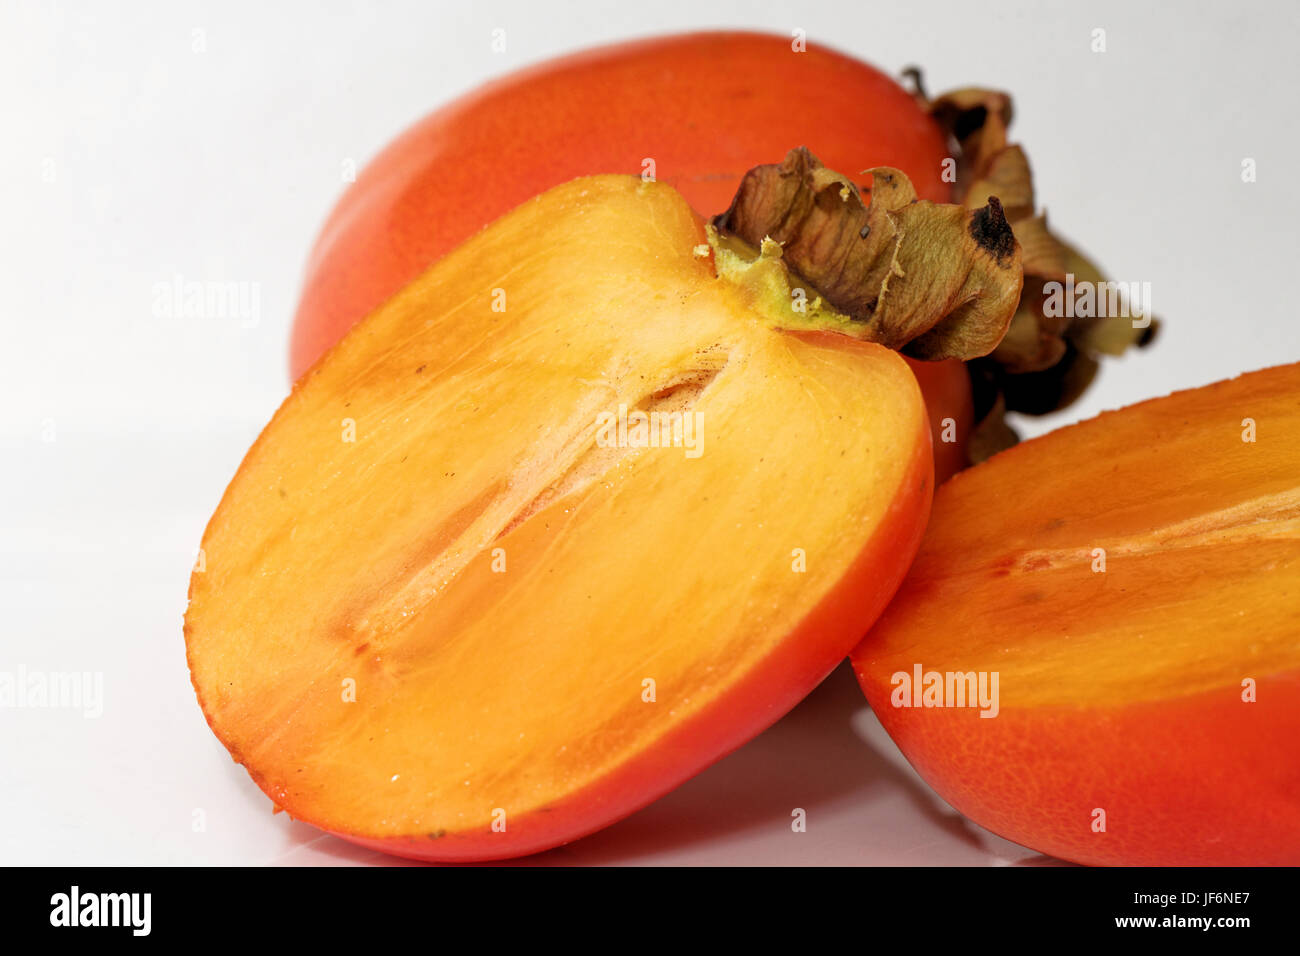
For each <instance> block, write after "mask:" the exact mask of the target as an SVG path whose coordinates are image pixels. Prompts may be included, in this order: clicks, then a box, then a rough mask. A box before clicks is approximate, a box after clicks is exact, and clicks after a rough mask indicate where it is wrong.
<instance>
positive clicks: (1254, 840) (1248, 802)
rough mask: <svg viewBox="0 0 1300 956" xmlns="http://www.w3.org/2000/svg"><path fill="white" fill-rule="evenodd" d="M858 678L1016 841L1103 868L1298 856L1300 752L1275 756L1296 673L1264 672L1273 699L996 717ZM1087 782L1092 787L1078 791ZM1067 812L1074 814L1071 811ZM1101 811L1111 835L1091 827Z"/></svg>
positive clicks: (978, 814) (921, 754)
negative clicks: (897, 693) (909, 702)
mask: <svg viewBox="0 0 1300 956" xmlns="http://www.w3.org/2000/svg"><path fill="white" fill-rule="evenodd" d="M858 653H859V652H855V658H856V657H857V654H858ZM859 679H860V680H862V681H863V683H864V686H866V687H867V698H868V700H869V701H870V702H871V706H872V710H873V711H875V713H876V715H877V716H878V717H879V718H880V722H881V724H882V725H883V726H884V728H885V730H886V731H887V732H888V733H889V736H890V737H891V738H893V740H894V742H895V743H897V744H898V746H899V749H901V750H902V751H903V753H904V754H906V755H907V758H908V761H909V762H910V763H911V764H912V766H913V767H915V768H916V770H917V772H918V773H920V774H921V776H922V777H924V778H925V780H926V782H927V783H929V784H930V785H931V786H932V787H934V789H935V790H936V791H938V792H939V793H940V794H941V795H942V796H943V798H944V799H945V800H947V801H948V802H949V803H950V804H952V806H953V807H955V808H956V809H957V810H959V811H961V812H962V813H963V814H964V815H965V816H967V817H970V818H971V819H972V820H975V821H976V822H978V823H979V824H980V825H981V826H984V827H985V828H987V829H989V830H992V831H993V832H994V833H997V834H999V835H1001V836H1004V837H1006V838H1007V839H1009V840H1013V841H1015V842H1017V843H1020V844H1022V845H1024V846H1028V847H1030V848H1032V849H1035V850H1039V851H1041V852H1043V853H1048V854H1050V855H1052V856H1056V857H1060V858H1061V859H1065V860H1070V861H1072V862H1075V863H1085V864H1091V865H1098V866H1295V865H1296V863H1297V862H1298V861H1300V816H1297V813H1296V805H1295V797H1294V796H1290V797H1289V798H1288V796H1287V795H1288V794H1291V795H1294V794H1296V793H1297V792H1300V766H1298V765H1297V764H1296V763H1295V762H1294V747H1292V748H1290V751H1289V752H1288V751H1281V752H1280V751H1279V743H1280V742H1282V741H1287V740H1289V741H1296V740H1300V671H1292V672H1290V673H1288V674H1282V675H1274V676H1272V677H1266V678H1260V679H1259V681H1258V693H1259V697H1260V700H1261V701H1264V700H1266V701H1268V706H1267V707H1263V706H1260V705H1258V704H1256V705H1249V704H1243V703H1242V702H1241V700H1240V698H1239V696H1238V694H1236V693H1232V692H1229V693H1226V694H1225V693H1222V692H1214V691H1211V692H1206V693H1201V694H1196V695H1193V696H1190V697H1186V698H1181V699H1176V700H1167V701H1159V702H1146V703H1138V704H1133V705H1130V706H1127V707H1121V708H1097V709H1090V708H1087V707H1085V706H1080V707H1076V708H1057V709H1053V710H1051V711H1048V710H1045V709H1042V708H1038V709H1035V710H1028V711H1022V710H1014V709H1008V708H1004V709H1003V711H1002V712H1001V713H1000V714H999V715H998V716H997V718H996V719H994V720H981V719H980V718H979V716H978V715H977V714H974V713H972V712H971V711H969V710H961V709H956V708H935V709H933V710H926V711H923V712H918V711H915V710H908V709H897V708H894V707H892V706H891V705H890V698H889V695H890V690H891V688H890V687H889V685H888V684H881V683H880V682H879V681H873V682H868V681H867V679H866V678H864V677H863V673H862V671H861V669H859ZM919 713H923V714H924V719H918V714H919ZM980 724H986V725H996V732H993V731H991V730H990V728H989V727H987V726H986V727H980V726H978V725H980ZM986 731H987V732H986ZM1102 741H1104V746H1098V745H1097V744H1098V743H1099V742H1102ZM1280 756H1281V757H1284V758H1285V757H1289V758H1290V759H1289V760H1288V759H1279V757H1280ZM1043 768H1056V769H1055V771H1054V772H1053V771H1050V770H1049V772H1043ZM1085 779H1086V780H1087V781H1092V783H1089V784H1087V785H1082V786H1081V780H1085ZM1026 792H1031V793H1032V794H1033V797H1032V799H1027V798H1026ZM1061 807H1075V808H1076V809H1077V810H1078V813H1076V814H1075V815H1073V816H1072V817H1070V818H1065V817H1063V816H1062V814H1061V813H1060V812H1059V808H1061ZM1097 809H1100V810H1104V811H1105V813H1106V817H1105V823H1106V832H1104V833H1101V832H1093V831H1092V829H1091V828H1090V827H1091V824H1092V820H1093V817H1092V813H1093V812H1094V811H1095V810H1097Z"/></svg>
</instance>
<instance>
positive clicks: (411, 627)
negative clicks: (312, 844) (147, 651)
mask: <svg viewBox="0 0 1300 956" xmlns="http://www.w3.org/2000/svg"><path fill="white" fill-rule="evenodd" d="M703 242H704V230H703V227H702V223H701V222H700V220H699V219H698V217H697V216H696V214H695V213H694V212H693V211H692V210H691V209H690V207H689V206H688V205H687V203H686V202H685V201H684V200H683V199H682V198H681V197H680V195H678V194H677V193H676V192H675V191H674V190H673V189H672V188H670V187H668V186H667V185H663V184H656V183H650V184H643V183H641V182H640V181H639V180H638V179H635V178H632V177H622V176H603V177H595V178H589V179H584V180H578V181H575V182H573V183H569V184H566V185H564V186H560V187H557V188H556V189H555V190H552V191H551V192H549V193H547V194H545V195H543V196H542V197H540V198H538V199H535V200H532V201H530V202H528V203H525V204H524V205H523V206H521V207H520V208H518V209H517V210H515V211H514V212H512V213H510V214H509V215H508V216H506V217H505V218H504V219H502V220H501V221H499V222H498V223H496V224H494V225H493V226H492V227H491V228H490V229H488V230H486V231H484V232H482V233H480V234H479V235H478V236H476V237H474V238H473V239H471V240H470V241H469V242H467V243H466V244H464V245H463V246H461V247H459V248H458V249H456V250H455V251H453V252H452V253H451V254H449V255H448V256H447V257H445V258H444V259H443V260H441V261H440V262H438V263H437V264H436V265H434V266H433V267H432V268H431V269H430V270H429V271H427V272H426V273H425V274H424V275H423V276H421V277H420V278H419V279H418V280H417V281H416V282H415V283H413V284H412V285H411V286H409V287H407V288H406V289H405V290H403V291H402V292H401V293H400V294H399V295H398V296H397V297H396V298H394V299H392V300H390V301H389V302H388V303H387V304H386V305H385V306H383V307H382V308H381V309H380V310H378V311H377V312H375V313H374V314H372V315H371V316H370V317H369V318H368V319H367V320H366V321H365V322H363V323H361V324H360V325H358V326H357V327H356V328H355V329H354V330H353V331H352V332H351V333H349V335H348V336H347V337H346V338H345V339H344V340H343V341H342V342H341V343H340V344H339V345H338V346H337V347H336V348H335V349H334V350H333V351H332V352H331V353H330V354H329V355H328V356H327V357H326V358H325V359H324V360H323V361H321V362H320V363H318V364H317V365H316V366H315V367H314V368H313V369H312V371H311V372H309V373H308V374H307V375H306V376H305V377H304V378H303V379H302V380H300V381H299V382H298V384H297V385H296V386H295V388H294V391H293V393H292V395H291V396H290V397H289V398H288V399H287V400H286V402H285V404H284V405H283V406H282V407H281V409H280V410H279V411H278V412H277V414H276V416H275V418H274V419H273V420H272V422H271V424H270V425H269V426H268V427H267V429H266V430H265V432H264V433H263V434H262V436H261V437H260V438H259V440H258V441H257V443H256V444H255V445H254V447H253V448H252V450H251V451H250V452H249V454H248V457H247V458H246V460H245V461H244V463H243V465H242V467H241V468H240V471H239V473H238V475H237V476H236V478H235V480H234V481H233V483H232V484H231V486H230V488H229V489H228V491H227V492H226V495H225V497H224V499H223V501H222V502H221V505H220V507H219V508H218V510H217V512H216V514H215V515H214V517H213V519H212V521H211V524H210V525H209V527H208V530H207V533H206V535H205V537H204V543H203V548H204V552H205V557H206V561H205V570H204V571H203V572H201V573H196V574H195V575H194V577H193V582H192V585H191V602H190V607H189V611H188V613H187V619H186V637H187V644H188V654H189V661H190V667H191V672H192V677H193V681H194V686H195V688H196V690H197V692H198V695H199V698H200V701H201V703H202V705H203V708H204V711H205V713H206V714H207V717H208V720H209V723H210V724H211V726H212V728H213V730H214V731H215V732H216V733H217V735H218V736H219V737H220V739H221V740H222V741H223V742H224V743H225V745H226V746H227V747H228V748H229V749H230V751H231V753H232V754H233V755H234V757H235V759H236V760H238V761H239V762H241V763H243V764H244V765H245V766H246V767H247V769H248V770H249V772H250V774H251V775H252V776H253V778H254V779H255V780H256V781H257V783H258V785H259V786H260V787H261V788H262V789H263V790H264V791H265V792H266V793H267V794H268V795H269V796H270V797H271V798H272V800H273V801H274V802H275V803H276V804H277V805H278V806H280V807H282V808H284V809H286V810H288V811H289V812H290V813H291V814H292V815H293V816H295V817H297V818H300V819H303V820H306V821H308V822H310V823H313V824H315V825H317V826H320V827H322V828H324V829H327V830H330V831H332V832H335V833H338V834H340V835H343V836H345V837H348V838H349V839H353V840H356V841H358V842H362V843H365V844H367V845H370V846H376V847H380V848H382V849H384V850H388V851H390V852H394V853H398V854H402V855H407V856H413V857H420V858H425V859H441V860H457V859H492V858H500V857H508V856H514V855H519V854H523V853H528V852H532V851H536V850H541V849H544V848H547V847H551V846H555V845H557V844H560V843H563V842H565V841H568V840H571V839H574V838H576V837H579V836H581V835H583V834H585V833H588V832H591V831H593V830H595V829H597V828H599V827H601V826H603V825H605V824H607V823H610V822H612V821H613V820H616V819H618V818H620V817H622V816H625V815H626V814H628V813H630V812H631V811H633V810H635V809H637V808H638V807H640V806H642V805H643V804H645V803H648V802H649V801H651V800H652V799H654V798H655V797H657V796H659V795H661V794H662V793H664V792H666V791H668V790H669V789H671V788H672V787H674V786H676V785H677V784H678V783H680V782H682V781H683V780H684V779H686V778H687V777H689V776H690V775H691V774H693V773H695V772H697V771H698V770H700V769H702V768H703V767H704V766H705V765H707V764H709V763H711V762H713V761H714V760H716V759H717V758H719V757H720V756H722V755H723V754H724V753H726V752H727V751H729V750H730V749H732V748H734V747H736V746H738V745H739V744H740V743H742V742H743V741H744V740H746V739H747V738H748V737H750V736H752V735H753V734H755V733H757V732H758V731H759V730H761V729H762V728H764V727H765V726H767V725H768V724H770V723H772V722H773V721H774V720H775V719H777V718H778V717H779V716H781V714H783V713H784V712H785V711H786V710H788V709H789V708H790V707H792V706H793V705H794V704H795V703H796V702H797V701H798V700H799V699H801V698H802V697H803V696H804V695H806V694H807V692H808V691H809V690H811V689H812V687H814V686H815V685H816V684H817V683H818V682H819V681H820V680H821V679H822V678H823V677H824V676H825V675H826V674H827V673H829V672H830V670H831V669H832V668H833V667H834V666H835V664H836V662H837V660H839V659H841V658H842V657H843V656H844V655H845V654H847V652H848V650H849V649H850V648H851V647H852V646H853V644H854V643H855V642H856V641H857V640H858V639H859V638H860V637H861V635H862V634H863V633H864V632H865V630H866V629H867V627H868V626H869V625H870V624H871V623H872V621H873V620H874V619H875V617H876V616H877V615H878V613H879V612H880V610H881V609H882V608H883V606H884V605H885V603H886V602H887V601H888V599H889V597H890V596H891V595H892V593H893V592H894V590H895V588H896V587H897V585H898V583H899V581H900V580H901V578H902V575H903V573H904V572H905V569H906V567H907V564H908V562H909V560H910V559H911V556H912V555H913V553H914V552H915V548H916V547H917V545H918V543H919V539H920V535H921V533H922V530H923V528H924V523H925V520H926V516H927V514H928V509H929V498H930V486H931V484H932V478H931V472H930V468H931V464H930V462H931V459H930V451H929V437H928V427H927V424H926V418H925V408H924V405H923V403H922V399H921V396H920V391H919V389H918V387H917V385H916V382H915V379H914V378H913V376H912V375H911V373H910V372H909V370H908V368H907V366H906V364H905V363H904V362H903V360H902V359H901V358H900V357H899V356H898V355H897V354H896V353H894V352H891V351H888V350H886V349H884V348H882V347H880V346H877V345H873V344H869V343H865V342H858V341H855V340H853V339H851V338H848V337H846V336H842V335H835V334H830V333H824V332H822V333H818V332H813V333H799V334H792V333H787V332H783V331H780V330H777V329H774V328H772V327H771V326H770V325H769V324H766V323H765V322H763V321H761V320H760V318H759V317H758V316H757V315H756V314H755V313H753V312H751V311H750V310H749V307H748V306H747V304H746V302H745V301H744V299H743V298H742V297H741V296H740V295H739V294H738V293H737V292H736V290H735V288H734V287H732V286H729V285H728V284H727V283H726V282H723V281H721V280H719V279H717V278H716V277H715V274H714V270H713V266H712V260H711V257H710V256H709V255H707V254H704V252H703V251H702V250H701V248H700V247H701V244H702V243H703ZM704 249H707V246H705V247H704ZM494 305H496V306H497V307H498V308H501V307H503V310H500V311H498V310H497V309H494ZM621 409H622V410H625V411H626V413H627V415H628V416H629V417H630V416H631V415H632V414H633V413H634V412H636V411H638V410H640V411H645V412H647V413H649V412H659V413H671V412H679V413H682V414H683V415H685V416H690V420H691V421H692V422H694V425H693V426H692V427H693V429H694V432H693V435H692V436H691V437H692V440H693V443H694V444H693V447H688V443H687V441H686V440H685V438H686V435H687V434H688V433H686V432H684V435H683V437H684V440H683V443H682V445H681V446H680V447H678V446H672V445H669V446H668V447H631V445H632V444H633V443H634V440H633V439H629V440H628V441H627V442H625V443H622V444H618V443H616V444H615V445H614V447H607V446H608V445H609V442H608V441H606V442H603V443H602V441H601V440H600V437H599V431H598V427H599V426H598V423H599V422H600V421H601V420H602V419H601V416H602V415H613V416H619V415H620V410H621ZM681 420H682V421H683V422H685V421H686V420H687V419H686V418H683V419H681ZM607 437H608V436H607ZM349 439H354V440H349ZM651 682H652V683H651ZM353 693H354V695H355V701H350V700H349V697H351V696H352V695H353Z"/></svg>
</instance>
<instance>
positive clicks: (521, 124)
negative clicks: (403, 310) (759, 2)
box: [290, 32, 971, 480]
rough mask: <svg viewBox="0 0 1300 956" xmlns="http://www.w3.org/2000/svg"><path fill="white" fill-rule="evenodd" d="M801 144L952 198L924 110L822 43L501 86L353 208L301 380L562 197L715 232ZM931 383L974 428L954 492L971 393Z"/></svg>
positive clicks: (386, 164) (297, 340)
mask: <svg viewBox="0 0 1300 956" xmlns="http://www.w3.org/2000/svg"><path fill="white" fill-rule="evenodd" d="M799 145H805V146H808V147H809V148H810V149H812V150H813V152H814V153H816V154H817V156H818V157H819V158H820V159H821V161H822V162H823V163H824V164H825V165H826V166H828V167H830V168H831V169H838V170H841V171H843V172H845V173H849V174H856V173H858V172H859V171H861V170H865V169H867V168H869V167H871V166H876V165H888V166H894V167H896V168H898V169H901V170H902V171H903V172H905V173H906V174H907V175H908V176H909V177H910V178H911V180H912V182H913V184H914V185H915V186H916V190H917V193H918V194H919V195H920V196H921V197H922V198H923V199H931V200H935V201H947V200H948V199H949V198H950V194H951V184H950V183H946V182H944V181H943V179H942V168H943V161H944V159H946V158H947V156H948V150H947V144H946V142H945V139H944V136H943V134H942V132H941V131H940V129H939V127H938V126H937V125H936V124H935V123H934V122H933V121H932V120H931V118H930V117H929V116H928V115H927V114H926V113H925V112H924V111H923V110H922V109H921V108H920V107H919V106H918V105H917V103H916V101H915V100H914V99H913V97H912V96H911V94H909V93H908V92H907V91H906V90H904V89H903V88H902V87H901V86H899V85H898V84H897V83H896V82H895V81H894V80H893V79H891V78H890V77H888V76H886V75H885V74H884V73H881V72H880V71H878V70H876V69H875V68H874V67H871V66H869V65H867V64H865V63H863V62H861V61H859V60H855V59H853V58H851V57H848V56H845V55H843V54H840V53H837V52H835V51H833V50H830V49H827V48H826V47H823V46H821V45H818V44H810V45H809V46H808V48H807V50H806V51H804V52H799V53H796V52H794V51H793V50H792V49H791V40H790V38H789V37H784V36H777V35H769V34H759V33H729V32H718V33H693V34H685V35H679V36H669V37H662V38H655V39H650V40H639V41H635V42H631V43H622V44H617V45H613V46H606V47H601V48H598V49H594V50H591V51H587V52H583V53H578V54H575V55H572V56H567V57H563V58H560V59H557V60H552V61H549V62H546V63H542V64H539V65H537V66H534V67H531V68H528V69H525V70H522V71H519V72H516V73H512V74H510V75H508V76H505V77H503V78H501V79H499V80H496V81H494V82H492V83H489V84H487V85H485V86H483V87H482V88H480V89H479V90H477V91H475V92H473V93H471V94H469V95H467V96H464V97H461V98H460V99H458V100H456V101H454V102H452V103H450V104H448V105H447V106H444V107H442V108H441V109H439V110H437V111H436V112H434V113H432V114H430V115H429V116H427V117H425V118H424V119H422V120H421V121H419V122H418V123H416V124H415V125H414V126H412V127H411V128H410V129H408V130H407V131H406V132H404V133H403V134H402V135H400V136H399V137H398V138H397V139H396V140H394V141H393V142H392V143H391V144H389V145H388V146H387V147H386V148H385V149H384V150H383V151H382V152H380V153H379V155H378V156H376V157H375V158H374V160H373V161H371V163H370V164H369V165H368V166H367V167H366V168H365V169H363V170H362V171H361V173H360V175H359V176H358V177H357V180H356V182H355V183H353V184H351V185H350V186H349V187H348V189H347V191H346V192H345V193H344V194H343V196H342V197H341V198H340V199H339V201H338V204H337V205H336V206H335V208H334V210H333V211H332V212H331V213H330V216H329V218H328V219H327V220H326V222H325V225H324V226H323V227H322V229H321V233H320V235H319V237H318V239H317V241H316V245H315V247H314V249H313V251H312V254H311V256H310V258H309V260H308V263H307V268H306V274H305V276H304V279H303V291H302V297H301V299H300V301H299V305H298V311H297V315H296V317H295V319H294V324H293V333H292V340H291V344H290V372H291V375H292V377H293V378H294V379H295V380H296V379H298V378H299V377H301V375H302V373H303V372H305V371H306V370H307V369H308V368H309V367H310V366H311V365H312V363H313V362H315V361H316V359H317V358H319V357H320V356H321V355H322V354H323V353H324V352H325V351H326V350H327V349H329V348H330V347H331V346H333V345H334V343H335V342H337V341H338V340H339V339H340V338H341V337H342V335H343V333H344V332H346V331H347V330H348V329H349V328H351V326H352V325H354V324H355V323H356V322H358V321H359V320H360V319H362V318H363V317H364V316H366V315H367V314H368V313H370V312H371V311H372V310H373V309H375V308H376V307H378V306H379V305H380V304H381V303H382V302H384V301H385V300H387V299H388V298H389V297H390V296H392V295H394V294H395V293H396V292H397V291H398V290H400V289H401V288H403V287H404V286H405V285H407V283H409V282H410V281H411V280H412V279H414V278H415V277H416V276H417V275H419V274H420V273H421V272H422V271H423V270H424V269H425V268H427V267H428V265H429V264H430V263H432V262H434V261H436V260H437V259H440V258H441V257H442V256H444V255H445V254H446V253H447V252H449V251H450V250H451V249H452V248H454V247H455V246H457V245H459V244H460V243H461V242H463V241H464V240H465V239H467V238H468V237H469V236H471V235H473V234H474V233H476V232H477V231H478V230H480V229H481V228H483V227H484V226H486V225H487V224H488V223H490V222H492V221H493V220H495V219H496V218H498V217H499V216H501V215H503V214H504V213H506V212H507V211H509V210H510V209H513V208H514V207H515V206H517V205H519V204H520V203H522V202H524V201H525V200H527V199H529V198H531V197H532V196H535V195H538V194H539V193H542V192H545V191H546V190H547V189H549V188H551V187H552V186H556V185H559V184H560V183H562V182H567V181H568V180H570V179H575V178H577V177H579V176H587V175H592V174H596V173H632V174H636V175H644V174H650V175H653V176H654V177H655V178H657V179H659V180H661V181H663V182H667V183H669V184H670V185H672V186H673V187H675V188H676V189H677V190H678V191H679V192H681V193H682V195H684V196H685V197H686V200H687V201H688V202H689V203H690V204H691V205H692V206H693V207H694V208H695V209H696V210H697V211H698V212H700V213H701V214H703V215H712V214H714V213H719V212H722V211H723V210H725V209H726V208H727V206H728V205H729V204H730V202H731V198H732V196H733V194H734V193H735V191H736V188H737V186H738V185H739V183H740V179H741V176H742V175H743V174H744V173H745V172H746V171H747V170H748V169H750V168H752V167H753V166H756V165H758V164H760V163H770V162H777V161H779V160H780V159H781V157H783V156H784V155H785V153H786V151H787V150H789V149H790V148H792V147H794V146H799ZM647 160H651V161H653V164H654V165H653V169H651V168H650V167H649V166H648V164H647V163H646V161H647ZM954 364H955V363H954ZM914 367H915V366H914ZM918 378H920V381H921V385H922V390H923V391H924V393H925V396H926V401H927V403H928V404H930V405H931V406H932V417H934V418H935V419H936V421H937V420H938V419H942V418H945V417H953V418H954V419H956V420H957V421H958V423H959V425H958V427H959V431H958V435H959V440H958V442H956V443H953V442H949V443H943V442H941V441H940V432H939V430H938V428H936V429H935V431H934V438H935V452H936V464H937V466H938V477H939V480H943V479H944V478H946V477H948V475H950V474H951V473H953V472H954V471H956V470H957V469H958V468H960V467H963V466H964V464H965V452H964V445H965V435H966V430H967V426H965V425H962V424H961V423H962V422H968V421H969V419H970V417H971V410H970V409H971V402H970V386H969V383H968V382H966V381H965V376H964V373H963V374H962V375H961V376H958V375H956V374H954V371H953V369H952V367H949V368H947V369H946V370H945V369H940V368H935V369H932V370H927V371H926V373H924V374H919V375H918Z"/></svg>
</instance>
